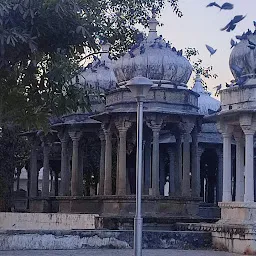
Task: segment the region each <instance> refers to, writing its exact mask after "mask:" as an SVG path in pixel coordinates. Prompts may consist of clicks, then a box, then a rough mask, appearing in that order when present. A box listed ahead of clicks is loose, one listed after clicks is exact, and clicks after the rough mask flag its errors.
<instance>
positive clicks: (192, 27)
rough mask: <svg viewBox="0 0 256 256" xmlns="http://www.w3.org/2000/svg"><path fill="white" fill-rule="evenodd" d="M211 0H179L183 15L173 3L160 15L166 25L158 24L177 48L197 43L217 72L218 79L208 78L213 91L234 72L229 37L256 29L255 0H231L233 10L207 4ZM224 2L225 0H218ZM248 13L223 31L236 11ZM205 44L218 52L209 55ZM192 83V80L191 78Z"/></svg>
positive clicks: (205, 58) (164, 34)
mask: <svg viewBox="0 0 256 256" xmlns="http://www.w3.org/2000/svg"><path fill="white" fill-rule="evenodd" d="M210 2H212V1H211V0H180V9H181V10H182V12H183V14H184V16H183V17H182V18H178V17H177V16H176V15H175V14H174V13H173V12H172V9H171V7H166V8H165V10H164V11H163V13H162V17H161V18H160V20H159V21H160V22H161V23H163V24H164V26H163V27H160V28H158V31H159V34H162V35H163V37H164V38H165V39H166V40H167V41H168V40H169V41H170V42H172V43H173V45H174V46H175V47H176V48H177V49H184V48H186V47H195V48H196V49H198V50H199V52H200V58H201V59H203V61H204V66H209V65H212V66H213V69H214V70H213V72H215V73H216V74H218V76H219V77H218V78H217V79H207V80H205V81H206V82H207V85H208V88H209V90H210V91H212V92H214V90H213V87H214V86H216V85H218V84H220V83H222V84H223V85H224V84H225V83H226V82H230V80H231V79H233V76H232V74H231V72H230V69H229V56H230V53H231V50H230V39H231V38H233V39H235V36H236V35H240V34H242V33H243V32H245V31H247V29H248V28H250V29H251V30H254V26H253V21H254V20H256V0H230V1H229V2H230V3H233V4H234V9H233V10H231V11H221V12H220V11H219V9H218V8H214V7H211V8H206V5H207V4H209V3H210ZM216 2H217V3H219V4H223V3H224V2H227V1H224V0H217V1H216ZM240 14H241V15H247V16H246V18H245V19H244V20H243V21H241V22H240V23H239V24H238V26H237V28H236V29H235V30H234V31H232V32H230V33H228V32H223V31H220V29H221V28H223V27H224V26H225V25H226V24H227V23H228V22H229V21H230V20H231V19H232V18H233V17H234V16H235V15H240ZM205 44H209V45H210V46H212V47H213V48H215V49H216V48H217V49H218V50H217V52H216V54H215V55H213V56H212V57H210V54H209V52H208V51H207V49H206V47H205ZM190 85H191V81H190Z"/></svg>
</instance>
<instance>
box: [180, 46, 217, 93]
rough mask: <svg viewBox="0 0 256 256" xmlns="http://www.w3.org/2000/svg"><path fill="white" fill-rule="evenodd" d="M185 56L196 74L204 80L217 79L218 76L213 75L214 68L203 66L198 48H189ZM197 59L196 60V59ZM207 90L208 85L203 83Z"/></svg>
mask: <svg viewBox="0 0 256 256" xmlns="http://www.w3.org/2000/svg"><path fill="white" fill-rule="evenodd" d="M184 55H185V56H186V58H187V59H188V60H189V61H190V62H191V64H192V67H193V71H194V73H195V74H200V75H202V76H203V77H204V78H207V79H208V78H215V79H216V78H217V77H218V75H217V74H215V73H213V66H208V67H205V66H203V60H202V59H200V58H199V55H200V54H199V52H198V50H197V49H196V48H192V47H188V48H186V49H185V53H184ZM195 58H196V59H195ZM203 83H204V85H205V89H207V88H206V83H205V82H204V81H203Z"/></svg>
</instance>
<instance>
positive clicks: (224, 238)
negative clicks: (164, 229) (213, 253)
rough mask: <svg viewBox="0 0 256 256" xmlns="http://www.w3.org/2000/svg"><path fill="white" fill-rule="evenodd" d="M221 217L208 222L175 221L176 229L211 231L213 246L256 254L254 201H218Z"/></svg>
mask: <svg viewBox="0 0 256 256" xmlns="http://www.w3.org/2000/svg"><path fill="white" fill-rule="evenodd" d="M219 206H220V207H221V219H220V220H219V221H218V222H216V223H215V224H210V223H177V224H176V229H177V230H180V231H191V232H195V231H196V232H198V231H204V232H211V234H212V241H213V248H215V249H218V250H225V251H229V252H233V253H239V254H245V255H256V203H242V202H230V203H219Z"/></svg>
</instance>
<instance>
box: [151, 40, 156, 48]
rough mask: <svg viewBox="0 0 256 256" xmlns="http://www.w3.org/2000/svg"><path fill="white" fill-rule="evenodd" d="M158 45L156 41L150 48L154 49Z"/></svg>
mask: <svg viewBox="0 0 256 256" xmlns="http://www.w3.org/2000/svg"><path fill="white" fill-rule="evenodd" d="M156 45H157V43H156V41H155V42H154V43H153V44H151V45H150V46H149V47H151V48H154V47H155V46H156Z"/></svg>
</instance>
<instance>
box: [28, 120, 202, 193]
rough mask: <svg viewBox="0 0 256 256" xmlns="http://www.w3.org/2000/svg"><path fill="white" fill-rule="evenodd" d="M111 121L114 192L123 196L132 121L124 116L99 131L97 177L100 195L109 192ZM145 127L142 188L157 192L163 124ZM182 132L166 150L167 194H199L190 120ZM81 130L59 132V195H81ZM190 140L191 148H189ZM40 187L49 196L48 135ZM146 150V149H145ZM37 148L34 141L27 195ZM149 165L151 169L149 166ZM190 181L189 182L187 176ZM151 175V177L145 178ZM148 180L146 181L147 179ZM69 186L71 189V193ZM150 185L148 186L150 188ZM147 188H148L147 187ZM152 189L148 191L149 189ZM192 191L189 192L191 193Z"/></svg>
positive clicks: (195, 143) (34, 181) (34, 188)
mask: <svg viewBox="0 0 256 256" xmlns="http://www.w3.org/2000/svg"><path fill="white" fill-rule="evenodd" d="M113 125H115V128H116V129H117V131H118V143H117V144H118V145H117V148H118V150H117V175H116V176H117V177H116V178H117V180H116V194H117V195H119V196H124V195H127V194H128V191H127V182H128V177H127V168H126V156H127V131H128V129H129V128H130V127H131V125H132V123H131V122H130V121H127V120H125V119H122V118H120V119H118V120H116V121H115V122H114V123H111V124H110V123H108V124H103V125H102V130H101V131H100V132H99V138H100V141H101V156H100V179H99V192H98V194H99V195H112V167H113V166H112V165H113V163H112V146H113V145H112V135H113ZM147 125H148V127H149V128H150V129H151V130H152V153H151V152H150V151H151V140H150V141H146V144H145V145H147V147H146V148H145V146H144V151H145V154H146V155H147V157H150V159H148V158H145V161H144V169H147V172H145V173H144V180H145V184H144V187H145V188H146V189H145V188H144V189H143V190H144V192H145V194H150V195H152V196H158V195H160V180H159V177H160V163H159V162H160V160H159V134H160V130H161V128H162V127H163V121H162V120H161V121H155V120H154V121H150V122H147ZM182 131H183V132H180V133H179V134H177V136H176V150H175V152H173V151H170V152H169V158H170V195H173V196H180V195H182V196H185V197H188V196H195V197H197V196H199V195H200V170H199V168H200V164H199V161H200V159H199V158H198V141H197V136H198V134H197V128H196V127H195V128H194V124H193V123H189V125H186V127H185V129H184V127H183V129H182ZM82 134H83V132H81V131H79V130H77V131H69V132H67V131H62V132H59V133H58V137H59V139H60V142H61V186H60V196H70V195H71V196H82V195H83V167H82V166H81V165H82V164H81V157H80V156H81V155H82V152H79V141H80V139H81V137H82ZM70 138H71V140H72V168H71V171H70V166H69V165H70V154H69V152H68V143H69V140H70ZM190 141H192V143H191V150H190ZM42 146H43V157H44V160H43V167H44V172H43V188H42V196H43V197H48V196H49V171H50V166H49V153H50V142H49V139H48V137H43V139H42ZM146 152H147V153H146ZM36 155H37V148H36V144H34V146H33V147H32V151H31V165H30V166H31V183H30V196H31V197H36V195H37V156H36ZM149 168H150V171H149V170H148V169H149ZM191 175H192V182H191V186H190V177H191ZM148 176H150V178H148ZM146 180H147V182H146ZM70 187H71V193H70ZM150 188H151V189H150ZM146 190H147V191H146ZM149 190H151V193H149ZM191 191H192V194H191Z"/></svg>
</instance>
